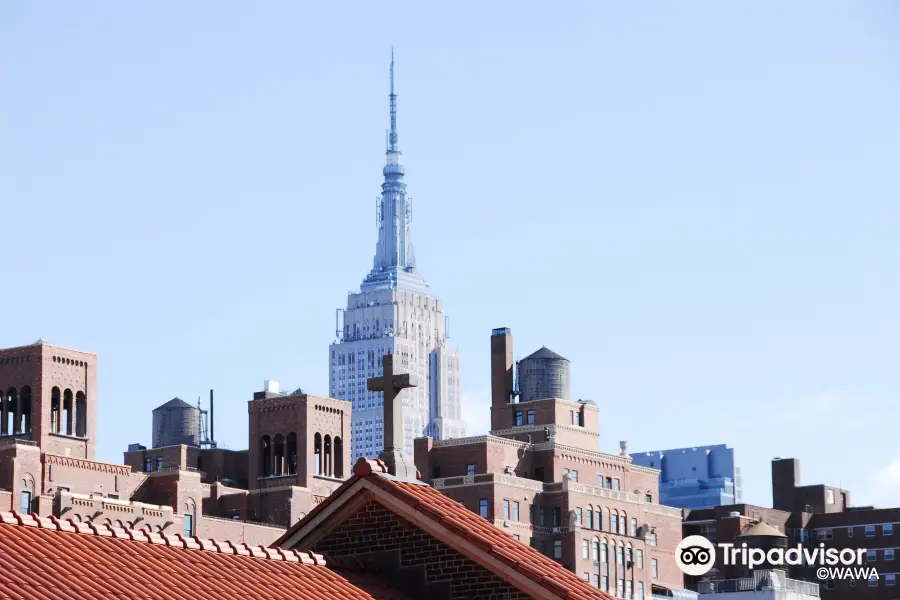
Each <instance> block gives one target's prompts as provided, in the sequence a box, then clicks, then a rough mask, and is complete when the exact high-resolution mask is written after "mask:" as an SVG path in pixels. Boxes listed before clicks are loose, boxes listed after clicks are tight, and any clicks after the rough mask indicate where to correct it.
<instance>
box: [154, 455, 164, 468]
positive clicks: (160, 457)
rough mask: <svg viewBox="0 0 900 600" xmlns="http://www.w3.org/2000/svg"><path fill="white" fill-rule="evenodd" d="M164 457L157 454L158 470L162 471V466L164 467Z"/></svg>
mask: <svg viewBox="0 0 900 600" xmlns="http://www.w3.org/2000/svg"><path fill="white" fill-rule="evenodd" d="M162 458H163V457H162V456H157V457H156V470H157V471H162V467H163V460H162Z"/></svg>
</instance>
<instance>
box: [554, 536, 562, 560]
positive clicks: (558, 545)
mask: <svg viewBox="0 0 900 600" xmlns="http://www.w3.org/2000/svg"><path fill="white" fill-rule="evenodd" d="M553 558H562V540H553Z"/></svg>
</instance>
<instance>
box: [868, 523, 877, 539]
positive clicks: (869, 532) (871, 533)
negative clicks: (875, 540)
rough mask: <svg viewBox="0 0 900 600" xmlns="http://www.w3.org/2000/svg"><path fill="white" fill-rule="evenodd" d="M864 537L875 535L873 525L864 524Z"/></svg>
mask: <svg viewBox="0 0 900 600" xmlns="http://www.w3.org/2000/svg"><path fill="white" fill-rule="evenodd" d="M866 537H875V526H874V525H866Z"/></svg>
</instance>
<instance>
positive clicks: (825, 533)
mask: <svg viewBox="0 0 900 600" xmlns="http://www.w3.org/2000/svg"><path fill="white" fill-rule="evenodd" d="M832 537H833V535H832V533H831V530H830V529H819V530H818V531H816V538H817V539H819V540H820V541H821V540H830V539H831V538H832Z"/></svg>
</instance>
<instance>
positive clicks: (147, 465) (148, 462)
mask: <svg viewBox="0 0 900 600" xmlns="http://www.w3.org/2000/svg"><path fill="white" fill-rule="evenodd" d="M152 472H153V459H152V458H145V459H144V473H152Z"/></svg>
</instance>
